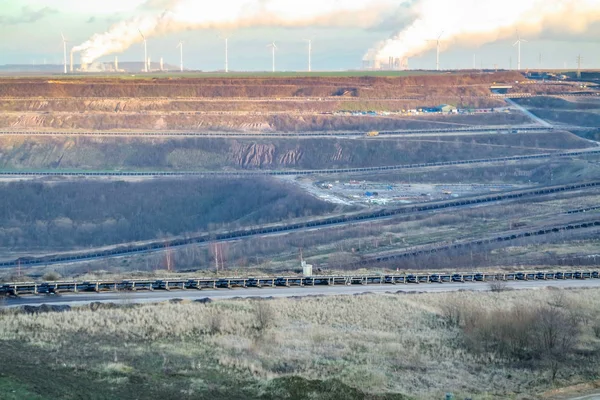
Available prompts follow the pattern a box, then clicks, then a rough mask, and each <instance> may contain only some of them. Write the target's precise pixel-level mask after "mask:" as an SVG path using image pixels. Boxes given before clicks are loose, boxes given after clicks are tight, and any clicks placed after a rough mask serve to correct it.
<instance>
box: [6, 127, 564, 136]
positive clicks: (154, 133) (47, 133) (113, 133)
mask: <svg viewBox="0 0 600 400" xmlns="http://www.w3.org/2000/svg"><path fill="white" fill-rule="evenodd" d="M506 129H507V128H502V127H485V126H483V127H477V126H474V127H466V128H439V129H402V130H391V131H381V132H379V135H380V136H386V135H387V136H390V135H401V134H403V135H406V134H425V133H429V134H430V133H464V132H494V133H495V132H497V131H502V130H506ZM515 129H518V130H519V131H521V132H540V131H548V130H552V129H553V128H552V127H541V126H530V127H521V128H518V127H517V128H515ZM0 135H5V136H14V135H19V136H127V137H157V136H158V137H249V138H254V139H256V138H261V137H277V138H296V137H344V136H348V137H364V136H365V133H364V132H331V133H324V132H302V133H279V132H264V133H263V132H261V133H244V132H193V131H149V132H127V131H25V130H10V129H4V130H0Z"/></svg>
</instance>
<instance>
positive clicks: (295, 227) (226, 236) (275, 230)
mask: <svg viewBox="0 0 600 400" xmlns="http://www.w3.org/2000/svg"><path fill="white" fill-rule="evenodd" d="M596 187H600V181H592V182H584V183H577V184H570V185H561V186H551V187H541V188H534V189H527V190H518V191H510V192H503V193H498V194H493V195H483V196H474V197H469V198H462V199H456V200H451V201H442V202H432V203H425V204H421V205H409V206H401V207H397V208H390V209H381V210H377V211H373V212H368V213H360V214H353V215H341V216H336V217H326V218H321V219H315V220H311V221H305V222H296V223H291V224H283V225H282V224H280V225H269V226H262V227H257V228H250V229H244V230H238V231H229V232H221V233H215V234H202V235H198V236H192V237H187V238H178V239H171V240H160V241H152V242H148V243H143V244H133V245H130V246H127V247H123V246H122V247H116V248H112V249H105V250H99V249H95V250H90V251H87V252H79V253H70V254H61V255H48V256H44V257H22V258H18V259H16V260H10V261H4V262H0V267H4V268H7V267H16V266H35V265H49V264H64V263H75V262H83V261H90V260H97V259H107V258H114V257H121V256H128V255H134V254H145V253H151V252H158V251H165V250H167V249H172V248H177V247H183V246H188V245H192V244H205V243H211V242H218V241H232V240H239V239H245V238H250V237H255V236H264V235H273V234H280V233H287V232H294V231H300V230H306V229H315V228H324V227H331V226H336V225H346V224H353V223H362V222H368V221H374V220H378V219H385V218H390V217H394V216H400V215H410V214H414V213H420V212H429V211H437V210H445V209H451V208H458V207H465V206H477V205H481V204H486V203H494V202H500V201H509V200H519V199H524V198H531V197H536V196H543V195H548V194H555V193H564V192H569V191H576V190H585V189H590V188H596ZM386 257H388V258H389V257H392V256H386ZM398 257H401V256H398ZM391 259H393V258H390V260H391ZM375 260H376V259H375ZM381 261H387V259H386V260H384V259H383V258H382V259H381V260H379V261H376V262H381Z"/></svg>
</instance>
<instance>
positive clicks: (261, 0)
mask: <svg viewBox="0 0 600 400" xmlns="http://www.w3.org/2000/svg"><path fill="white" fill-rule="evenodd" d="M152 1H153V2H151V3H152V4H154V3H156V0H152ZM403 1H405V0H304V1H303V2H302V4H301V5H300V4H297V3H296V2H292V1H290V0H216V1H212V2H210V4H206V2H204V1H198V0H167V1H166V2H164V1H163V0H158V3H159V4H167V5H168V7H169V10H168V11H165V12H163V13H161V14H159V15H155V16H148V17H139V18H133V19H129V20H126V21H122V22H119V23H117V24H115V25H113V26H112V27H111V28H110V29H109V30H108V31H107V32H105V33H101V34H95V35H94V36H92V37H91V38H90V39H89V40H88V41H86V42H85V43H83V44H81V45H80V46H76V47H75V48H74V49H73V51H75V52H81V61H82V63H83V64H90V63H91V62H93V61H94V60H96V59H97V58H99V57H102V56H104V55H108V54H112V53H119V52H122V51H124V50H126V49H127V48H129V47H130V46H131V45H133V44H135V43H137V42H140V41H141V36H140V33H139V31H140V30H141V31H142V32H143V33H144V35H145V36H146V37H149V36H157V35H161V34H165V33H170V32H177V31H181V30H186V29H203V28H215V29H236V28H244V27H252V26H281V27H304V26H361V27H369V26H373V25H376V24H377V23H379V22H380V21H381V18H382V16H383V15H385V12H386V11H389V10H391V9H393V8H394V7H396V6H397V4H398V3H399V2H403Z"/></svg>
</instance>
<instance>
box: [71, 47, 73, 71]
mask: <svg viewBox="0 0 600 400" xmlns="http://www.w3.org/2000/svg"><path fill="white" fill-rule="evenodd" d="M71 73H73V50H71Z"/></svg>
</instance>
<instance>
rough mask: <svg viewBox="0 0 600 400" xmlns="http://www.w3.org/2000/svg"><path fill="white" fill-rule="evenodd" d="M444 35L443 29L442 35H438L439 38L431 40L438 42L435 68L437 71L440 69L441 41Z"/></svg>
mask: <svg viewBox="0 0 600 400" xmlns="http://www.w3.org/2000/svg"><path fill="white" fill-rule="evenodd" d="M443 35H444V31H442V32H441V33H440V35H439V36H438V38H437V39H433V40H430V42H435V43H436V46H435V69H436V70H437V71H439V70H440V42H441V39H442V36H443Z"/></svg>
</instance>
